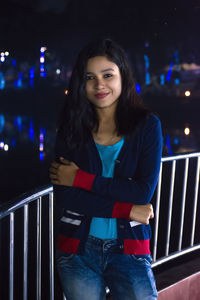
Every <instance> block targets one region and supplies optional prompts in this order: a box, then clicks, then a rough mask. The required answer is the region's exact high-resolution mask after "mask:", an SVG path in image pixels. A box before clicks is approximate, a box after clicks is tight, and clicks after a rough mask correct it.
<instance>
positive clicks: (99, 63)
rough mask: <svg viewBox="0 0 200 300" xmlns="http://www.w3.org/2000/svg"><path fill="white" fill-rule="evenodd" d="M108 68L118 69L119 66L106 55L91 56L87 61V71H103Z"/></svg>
mask: <svg viewBox="0 0 200 300" xmlns="http://www.w3.org/2000/svg"><path fill="white" fill-rule="evenodd" d="M107 69H112V70H113V71H116V70H117V69H118V66H117V65H116V64H115V63H114V62H113V61H111V60H109V59H108V58H107V57H106V56H95V57H92V58H89V59H88V61H87V67H86V70H87V72H92V71H93V70H96V71H99V72H103V71H107Z"/></svg>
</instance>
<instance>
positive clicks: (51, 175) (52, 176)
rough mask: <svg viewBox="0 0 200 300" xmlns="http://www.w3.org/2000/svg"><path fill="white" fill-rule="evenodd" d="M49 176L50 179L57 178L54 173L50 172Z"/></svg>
mask: <svg viewBox="0 0 200 300" xmlns="http://www.w3.org/2000/svg"><path fill="white" fill-rule="evenodd" d="M49 177H50V178H51V179H58V176H57V175H56V174H50V175H49Z"/></svg>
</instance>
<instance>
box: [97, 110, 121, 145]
mask: <svg viewBox="0 0 200 300" xmlns="http://www.w3.org/2000/svg"><path fill="white" fill-rule="evenodd" d="M97 114H98V118H99V127H98V129H97V131H95V132H93V138H94V140H95V142H97V143H99V144H102V145H112V144H115V143H116V142H118V141H119V140H120V139H121V137H120V136H118V134H117V130H116V123H115V117H114V113H113V112H112V111H111V110H104V109H101V110H100V109H99V110H98V111H97Z"/></svg>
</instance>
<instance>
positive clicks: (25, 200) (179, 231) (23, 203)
mask: <svg viewBox="0 0 200 300" xmlns="http://www.w3.org/2000/svg"><path fill="white" fill-rule="evenodd" d="M194 159H195V160H197V162H195V166H194V162H193V164H192V165H193V169H194V168H195V169H196V171H195V180H192V183H193V184H188V178H189V177H191V176H192V175H191V174H193V173H191V172H192V171H191V172H190V173H191V174H189V169H190V168H189V164H190V161H191V160H194ZM180 161H182V162H184V167H182V168H183V169H184V170H183V171H182V169H181V170H179V168H178V167H177V165H178V162H180ZM166 164H168V175H167V176H166V174H164V175H163V170H164V166H165V165H166ZM169 164H170V165H169ZM177 170H178V171H177ZM199 171H200V152H199V153H192V154H184V155H177V156H171V157H164V158H162V161H161V168H160V174H159V180H158V184H157V190H156V193H155V196H156V203H155V205H154V210H155V219H154V228H153V239H152V240H153V245H152V248H153V252H152V256H153V263H152V267H153V268H155V267H156V266H158V265H161V264H163V263H165V262H168V261H170V260H172V259H174V258H177V257H179V256H182V255H184V254H186V253H189V252H192V251H195V250H197V249H200V238H199V240H198V238H197V242H195V232H196V224H197V221H198V223H200V215H197V208H198V191H199ZM180 172H181V174H183V184H182V185H181V191H180V189H179V190H178V205H177V206H178V210H179V213H178V212H177V207H176V206H174V202H175V201H174V198H175V197H174V196H175V188H176V180H175V179H176V178H177V176H179V180H178V182H179V184H180V180H181V176H180ZM188 174H189V175H190V176H188ZM163 177H164V180H163ZM167 180H168V181H169V187H168V189H167V188H166V186H167V184H166V181H167ZM163 186H164V190H165V191H164V194H165V197H167V198H168V200H166V201H165V202H166V203H165V204H166V205H167V206H168V211H167V214H166V209H164V211H163V210H162V202H163V197H162V190H163ZM188 186H190V194H189V203H190V206H191V203H192V211H191V210H190V212H192V214H191V213H190V212H189V213H190V215H191V220H192V225H191V230H189V229H188V226H187V222H185V218H186V217H185V211H186V209H185V208H186V205H187V202H188V201H187V188H188ZM192 189H193V191H194V197H193V201H191V190H192ZM168 191H169V192H168ZM167 194H168V195H167ZM180 195H181V196H180ZM161 199H162V201H161ZM180 200H181V201H180ZM45 201H47V202H48V214H46V215H45V217H46V218H48V222H47V223H48V225H47V224H46V225H45V226H47V227H48V229H47V228H46V229H45V228H44V226H42V206H43V205H44V204H43V203H45ZM32 203H35V204H36V218H35V219H36V246H35V248H36V249H35V251H36V253H37V254H36V264H35V265H36V292H35V294H36V297H35V299H37V300H40V299H42V284H41V282H42V251H44V252H45V253H46V254H47V252H48V255H49V262H48V264H49V266H48V270H49V285H48V286H49V299H50V300H54V297H55V290H54V280H55V276H54V221H53V220H54V203H53V188H52V186H48V187H44V188H41V189H40V190H36V191H35V192H34V193H32V194H31V195H29V196H21V197H20V198H18V200H15V201H14V202H10V203H8V204H5V205H3V206H2V207H1V209H0V234H1V223H2V220H4V219H6V218H9V222H8V223H9V224H8V227H9V243H8V244H9V245H8V249H9V287H8V288H9V300H13V299H14V288H15V286H14V266H15V259H14V257H15V256H14V253H15V228H16V224H15V214H16V213H17V211H19V210H23V270H22V273H23V300H26V299H28V281H29V277H28V258H29V256H30V255H31V251H32V250H33V249H32V248H31V249H29V242H30V237H29V226H30V225H31V226H33V224H32V223H31V224H30V219H29V216H30V205H31V204H32ZM180 203H181V205H179V204H180ZM179 208H180V209H179ZM31 209H32V208H31ZM173 209H175V210H176V212H175V214H174V215H173ZM47 215H48V217H47ZM162 215H163V216H165V218H166V222H164V226H161V225H162V224H161V223H162V222H161V221H162V220H160V219H159V218H160V217H161V216H162ZM174 218H175V219H176V223H175V227H176V230H175V231H176V238H175V241H176V243H177V249H176V250H174V249H172V250H171V245H173V246H174V240H172V221H173V219H174ZM162 219H163V217H162ZM178 220H179V221H178ZM185 227H187V237H188V230H189V233H190V234H189V236H190V240H189V244H188V245H187V242H185V241H184V228H185ZM163 228H164V229H163ZM42 230H46V231H47V230H48V243H49V245H48V251H47V247H46V246H45V247H44V249H43V248H42V239H41V236H42ZM162 230H164V231H165V234H163V232H162ZM173 231H174V230H173ZM173 233H174V232H173ZM0 238H1V235H0ZM163 240H164V242H163ZM183 242H184V244H185V245H183ZM176 243H175V244H176ZM159 245H161V246H162V247H161V248H163V247H164V250H163V249H161V250H159ZM1 247H3V243H1ZM158 250H159V251H158ZM162 251H164V253H162ZM158 252H160V253H158ZM46 254H45V255H46ZM43 257H44V255H43ZM0 258H1V257H0ZM0 263H1V262H0ZM7 299H8V298H7ZM21 299H22V298H21ZM63 299H65V298H64V297H63Z"/></svg>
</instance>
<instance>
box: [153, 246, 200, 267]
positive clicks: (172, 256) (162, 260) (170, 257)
mask: <svg viewBox="0 0 200 300" xmlns="http://www.w3.org/2000/svg"><path fill="white" fill-rule="evenodd" d="M199 249H200V244H199V245H196V246H193V247H189V248H186V249H184V250H182V251H176V252H173V253H171V254H170V255H168V256H164V257H161V258H159V259H157V260H156V261H155V262H154V263H152V268H155V267H157V266H159V265H161V264H164V263H166V262H169V261H171V260H173V259H175V258H178V257H180V256H182V255H185V254H188V253H190V252H193V251H196V250H199Z"/></svg>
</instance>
